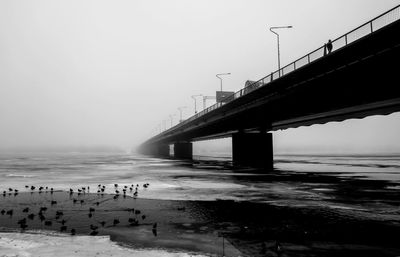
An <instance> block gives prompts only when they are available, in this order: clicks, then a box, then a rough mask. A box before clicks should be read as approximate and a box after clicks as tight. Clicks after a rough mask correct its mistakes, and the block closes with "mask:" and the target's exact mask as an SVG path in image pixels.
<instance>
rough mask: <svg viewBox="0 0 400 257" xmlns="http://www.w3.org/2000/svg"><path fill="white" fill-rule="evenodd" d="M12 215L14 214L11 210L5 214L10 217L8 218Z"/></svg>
mask: <svg viewBox="0 0 400 257" xmlns="http://www.w3.org/2000/svg"><path fill="white" fill-rule="evenodd" d="M13 213H14V211H13V210H12V209H11V210H8V211H7V212H6V214H8V215H10V216H12V215H13Z"/></svg>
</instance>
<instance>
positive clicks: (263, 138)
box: [232, 132, 274, 169]
mask: <svg viewBox="0 0 400 257" xmlns="http://www.w3.org/2000/svg"><path fill="white" fill-rule="evenodd" d="M232 160H233V164H234V165H239V166H250V167H257V168H267V169H272V168H273V165H274V159H273V145H272V133H243V132H239V133H236V134H233V135H232Z"/></svg>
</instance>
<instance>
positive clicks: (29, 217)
mask: <svg viewBox="0 0 400 257" xmlns="http://www.w3.org/2000/svg"><path fill="white" fill-rule="evenodd" d="M149 185H150V184H149V183H145V184H143V185H142V186H143V188H148V187H149ZM25 188H26V190H30V193H31V194H33V193H38V194H42V193H45V194H47V193H50V194H51V195H52V194H53V193H54V192H55V190H54V188H49V187H47V186H46V187H44V186H40V187H36V186H28V185H26V186H25ZM138 189H139V184H136V186H134V185H133V184H132V185H130V186H127V185H125V186H121V187H120V186H119V185H118V184H114V191H115V194H114V195H113V199H115V200H116V199H118V198H119V197H120V196H121V195H122V197H124V198H126V196H127V193H130V194H132V197H133V198H136V197H137V196H138ZM105 190H106V186H105V185H101V184H99V185H98V186H97V195H100V196H104V194H105ZM18 193H19V190H18V189H13V188H8V190H4V191H3V193H2V195H3V197H7V196H12V195H14V196H17V195H18ZM67 193H68V194H69V196H70V199H71V200H72V203H73V204H77V203H80V204H81V205H82V204H84V203H85V200H84V199H80V196H82V195H86V194H87V193H90V187H89V186H87V187H81V188H79V189H77V190H76V191H75V190H73V189H72V188H70V189H69V192H67ZM74 196H77V197H74ZM49 204H50V206H48V207H47V206H41V207H40V208H39V211H38V212H37V213H35V212H34V210H33V209H34V208H29V207H25V208H23V209H22V213H23V216H25V217H23V218H22V219H20V220H18V222H17V224H18V225H19V227H20V228H21V229H22V230H25V229H26V228H28V221H33V220H34V219H35V217H36V216H37V217H38V219H39V220H40V222H41V223H43V224H44V225H45V226H52V224H53V221H54V220H55V221H56V222H58V223H60V224H61V226H60V231H61V232H67V229H68V227H67V221H68V219H65V218H64V212H63V211H62V210H55V218H54V219H50V218H47V217H46V214H48V211H49V208H54V207H56V206H57V201H55V200H50V201H49ZM94 205H96V206H99V205H100V202H99V201H96V202H95V203H94ZM53 210H54V209H53ZM95 211H96V209H95V208H94V207H90V208H89V213H88V217H89V218H92V217H93V214H94V213H95ZM127 211H129V212H130V213H133V214H134V215H135V216H134V217H129V219H128V223H129V225H130V226H138V225H139V219H140V217H141V219H142V220H145V219H146V215H144V214H142V213H141V211H140V210H138V209H135V208H130V209H128V210H127ZM0 214H1V216H4V215H8V216H10V217H12V216H13V215H14V209H8V210H5V209H2V210H0ZM98 223H99V224H100V225H101V226H102V227H105V226H106V224H107V223H108V222H106V221H99V222H98ZM119 223H120V220H119V218H114V219H113V220H112V226H116V225H118V224H119ZM89 228H90V233H89V234H90V235H92V236H95V235H97V234H98V233H99V231H98V229H99V226H96V225H93V224H90V226H89ZM69 231H70V234H71V235H76V233H77V230H76V229H75V228H71V229H70V230H69ZM152 232H153V235H154V236H157V223H153V224H152Z"/></svg>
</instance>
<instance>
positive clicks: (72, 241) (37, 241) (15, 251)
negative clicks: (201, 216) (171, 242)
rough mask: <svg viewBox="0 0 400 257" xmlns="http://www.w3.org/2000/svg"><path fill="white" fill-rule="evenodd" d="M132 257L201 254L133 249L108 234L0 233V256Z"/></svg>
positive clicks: (187, 256)
mask: <svg viewBox="0 0 400 257" xmlns="http://www.w3.org/2000/svg"><path fill="white" fill-rule="evenodd" d="M127 255H128V256H135V257H189V256H196V257H205V255H196V254H191V253H183V252H170V251H165V250H148V249H133V248H128V247H123V246H121V245H118V244H117V243H115V242H113V241H111V240H110V237H109V236H96V237H93V236H68V235H65V234H60V233H55V232H50V233H49V232H48V231H32V232H27V233H19V232H0V256H2V257H11V256H13V257H14V256H23V257H30V256H43V257H47V256H61V257H63V256H78V257H79V256H82V257H90V256H96V257H102V256H114V257H119V256H121V257H122V256H127Z"/></svg>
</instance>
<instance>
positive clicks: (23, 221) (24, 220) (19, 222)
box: [17, 218, 26, 225]
mask: <svg viewBox="0 0 400 257" xmlns="http://www.w3.org/2000/svg"><path fill="white" fill-rule="evenodd" d="M17 224H20V225H21V224H26V218H23V219H20V220H19V221H18V222H17Z"/></svg>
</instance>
